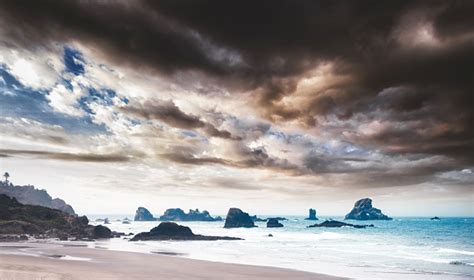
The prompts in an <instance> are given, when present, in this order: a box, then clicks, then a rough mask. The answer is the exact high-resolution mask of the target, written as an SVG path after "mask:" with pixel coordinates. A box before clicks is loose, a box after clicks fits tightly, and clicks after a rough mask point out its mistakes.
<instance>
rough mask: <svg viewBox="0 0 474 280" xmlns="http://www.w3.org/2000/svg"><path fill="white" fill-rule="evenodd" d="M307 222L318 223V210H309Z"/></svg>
mask: <svg viewBox="0 0 474 280" xmlns="http://www.w3.org/2000/svg"><path fill="white" fill-rule="evenodd" d="M305 220H310V221H317V220H318V218H317V217H316V209H313V208H309V216H308V218H306V219H305Z"/></svg>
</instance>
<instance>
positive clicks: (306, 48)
mask: <svg viewBox="0 0 474 280" xmlns="http://www.w3.org/2000/svg"><path fill="white" fill-rule="evenodd" d="M472 10H474V2H473V1H430V2H429V3H427V2H424V1H334V0H331V1H270V0H266V1H233V2H229V1H211V0H209V1H171V0H170V1H52V0H49V1H47V0H42V1H21V0H20V1H13V0H11V1H10V0H2V1H0V23H1V24H2V25H1V27H0V28H1V31H2V34H3V35H4V36H5V37H4V38H2V40H5V41H8V43H11V44H16V45H18V46H23V47H27V48H34V47H38V46H46V47H47V46H48V45H50V44H52V43H54V42H69V41H76V40H77V41H80V42H81V43H83V44H85V45H90V46H92V47H96V49H97V50H99V51H101V52H102V55H103V56H105V57H106V58H108V59H109V60H110V61H112V62H114V63H119V64H124V65H128V66H132V67H134V68H136V69H137V70H147V71H156V72H157V73H160V74H164V75H170V76H171V75H173V74H176V73H177V72H179V71H199V72H201V73H204V75H206V76H209V77H212V78H213V79H215V80H217V81H219V82H221V83H222V85H224V86H227V87H229V90H230V92H233V91H232V90H235V91H239V90H246V91H251V92H253V93H254V95H255V96H252V97H251V98H253V100H252V103H253V104H255V105H254V106H255V107H256V108H257V109H258V111H259V112H260V113H261V114H262V115H263V116H264V117H266V118H267V119H269V120H271V121H273V122H287V121H296V122H298V123H300V124H301V125H303V126H305V127H314V126H317V127H318V128H320V129H321V130H322V131H325V132H326V133H333V137H335V138H343V139H344V140H347V141H350V142H352V143H356V144H358V145H362V146H366V147H370V148H373V149H377V150H382V151H383V152H387V153H390V154H392V155H397V154H403V155H410V154H425V155H442V156H446V157H449V158H453V159H454V160H455V164H454V165H457V167H459V168H462V167H465V166H469V165H472V164H473V163H474V110H473V109H472V104H474V94H473V89H474V69H473V65H474V35H473V34H474V30H473V27H472V26H473V17H472V15H471V13H470V11H472ZM324 63H329V64H331V65H332V68H331V70H330V74H331V75H332V76H335V77H345V78H344V79H339V80H335V81H331V82H328V83H327V84H323V85H321V86H319V87H318V88H317V89H314V90H313V91H311V92H310V93H309V94H306V95H305V97H304V99H303V100H301V101H300V102H299V103H297V104H293V105H289V103H288V102H285V98H287V97H292V96H293V95H294V94H295V92H297V91H298V82H299V81H301V79H302V78H304V77H306V76H307V75H309V72H310V70H312V69H315V68H316V67H318V66H319V65H323V64H324ZM323 82H324V80H323ZM124 110H128V111H129V112H132V113H134V114H136V115H139V116H141V117H144V118H147V119H157V120H160V121H163V122H165V123H167V124H169V125H171V126H174V127H178V128H183V129H198V130H201V131H203V132H204V133H206V134H207V135H209V136H215V137H221V138H233V137H232V135H231V134H230V133H229V132H227V131H221V130H218V129H217V128H216V127H215V126H213V125H212V124H210V123H207V122H204V121H203V120H201V118H199V117H198V116H194V115H189V114H186V113H184V112H183V111H181V110H180V109H179V108H178V107H177V106H176V105H175V104H174V103H172V102H169V103H160V104H153V103H144V104H142V105H140V106H137V107H133V106H128V107H126V108H124ZM333 120H337V122H336V121H333ZM374 122H378V123H379V125H378V127H377V129H370V130H366V131H364V130H363V129H362V128H363V126H364V125H369V124H372V123H374ZM166 157H167V158H169V159H171V160H173V161H176V162H181V163H190V164H205V163H216V164H225V165H234V166H247V167H265V168H275V167H277V168H280V169H284V170H292V169H293V167H292V166H291V165H290V164H288V163H285V162H283V161H281V160H276V159H274V158H272V157H270V156H268V154H267V153H266V152H265V151H264V150H261V151H258V150H249V151H242V157H243V158H244V159H242V160H238V161H232V162H228V161H226V160H222V159H218V158H195V157H193V156H189V155H180V154H178V155H174V154H170V155H166ZM306 164H307V167H308V168H309V169H310V170H313V171H314V172H321V171H324V172H329V171H332V170H346V166H345V164H347V163H341V162H340V161H337V160H336V161H334V160H333V159H326V158H324V159H321V158H308V159H307V161H306ZM338 164H340V165H338ZM452 168H455V167H454V166H450V167H449V168H448V167H447V170H451V169H452ZM296 169H297V170H299V169H298V168H296ZM419 172H421V171H419ZM429 172H431V173H434V172H438V171H434V170H430V171H429ZM421 173H423V172H421ZM378 174H383V173H378ZM377 176H378V175H377ZM382 177H383V175H382ZM379 179H383V178H379Z"/></svg>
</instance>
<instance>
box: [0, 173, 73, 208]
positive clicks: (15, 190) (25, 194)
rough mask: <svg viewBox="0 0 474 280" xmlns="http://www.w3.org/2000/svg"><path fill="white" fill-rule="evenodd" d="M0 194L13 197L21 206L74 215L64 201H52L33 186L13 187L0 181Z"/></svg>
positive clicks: (43, 191)
mask: <svg viewBox="0 0 474 280" xmlns="http://www.w3.org/2000/svg"><path fill="white" fill-rule="evenodd" d="M0 194H5V195H7V196H9V197H14V198H16V200H17V201H18V202H20V203H22V204H28V205H38V206H44V207H48V208H53V209H58V210H61V211H63V212H65V213H68V214H70V215H75V214H76V213H75V212H74V209H73V208H72V207H71V205H69V204H66V202H64V200H62V199H59V198H55V199H53V198H52V197H51V196H50V195H49V194H48V193H47V192H46V191H45V190H38V189H35V187H34V186H30V185H28V186H15V185H13V184H11V183H6V182H3V181H0Z"/></svg>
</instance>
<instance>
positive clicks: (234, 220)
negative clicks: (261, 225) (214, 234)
mask: <svg viewBox="0 0 474 280" xmlns="http://www.w3.org/2000/svg"><path fill="white" fill-rule="evenodd" d="M236 227H247V228H250V227H255V224H254V223H253V220H252V217H250V216H249V214H248V213H245V212H243V211H242V210H240V209H239V208H230V209H229V212H227V217H226V219H225V224H224V228H236Z"/></svg>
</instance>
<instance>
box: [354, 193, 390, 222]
mask: <svg viewBox="0 0 474 280" xmlns="http://www.w3.org/2000/svg"><path fill="white" fill-rule="evenodd" d="M345 219H346V220H361V221H366V220H391V219H392V218H389V217H388V216H386V215H384V214H383V213H382V211H381V210H380V209H377V208H374V207H372V199H370V198H363V199H360V200H358V201H357V202H356V203H355V204H354V208H353V209H352V211H351V212H350V213H349V214H347V215H346V217H345Z"/></svg>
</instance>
